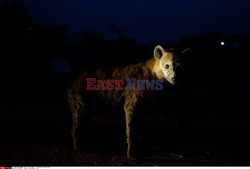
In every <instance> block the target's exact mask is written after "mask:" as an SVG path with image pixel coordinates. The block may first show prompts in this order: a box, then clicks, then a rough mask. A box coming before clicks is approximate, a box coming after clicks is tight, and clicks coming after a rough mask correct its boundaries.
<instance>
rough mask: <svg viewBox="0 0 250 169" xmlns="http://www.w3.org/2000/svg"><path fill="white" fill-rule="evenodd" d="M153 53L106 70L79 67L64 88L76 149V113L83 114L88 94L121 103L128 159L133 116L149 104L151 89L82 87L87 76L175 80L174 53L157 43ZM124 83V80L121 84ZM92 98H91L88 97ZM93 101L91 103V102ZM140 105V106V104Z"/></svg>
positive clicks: (77, 119) (104, 78) (91, 96)
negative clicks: (91, 88) (70, 81)
mask: <svg viewBox="0 0 250 169" xmlns="http://www.w3.org/2000/svg"><path fill="white" fill-rule="evenodd" d="M153 54H154V57H152V58H151V59H149V60H147V61H145V62H143V63H139V64H135V65H128V66H124V67H115V68H113V69H112V70H111V71H109V72H107V71H106V70H104V69H99V70H94V71H86V70H83V71H82V72H81V73H80V75H79V76H77V78H76V80H75V81H74V82H73V84H72V85H71V87H70V88H69V89H68V101H69V105H70V108H71V111H72V120H73V123H72V130H71V134H72V138H73V143H74V149H75V150H78V140H77V132H78V129H79V128H78V127H79V123H80V122H81V121H80V120H79V119H80V116H82V115H83V114H85V113H86V112H87V111H86V109H87V108H88V104H87V103H88V100H91V98H93V97H94V98H102V99H103V101H104V102H105V103H110V104H113V105H118V104H122V105H123V107H124V111H125V120H126V137H127V157H128V158H129V159H131V158H132V157H133V155H134V151H133V150H134V142H135V140H134V135H133V131H134V125H135V121H136V120H135V119H137V118H138V116H140V115H139V113H140V111H141V110H142V109H143V108H144V109H145V106H146V105H149V104H148V103H149V102H150V99H152V98H153V96H154V95H155V92H156V91H154V90H138V89H137V88H134V89H132V90H128V89H126V88H124V89H123V90H92V91H89V90H86V88H87V86H86V83H87V80H86V78H88V77H92V78H93V77H94V78H96V79H102V80H108V79H120V80H124V82H125V83H126V80H125V79H126V78H136V79H141V80H163V81H166V82H168V83H170V84H175V77H176V74H175V67H176V65H175V62H174V53H173V52H172V51H169V50H164V49H163V48H162V47H161V46H160V45H158V46H156V47H155V49H154V52H153ZM124 85H125V86H126V84H124ZM92 102H95V100H94V99H92ZM92 104H93V103H92ZM139 107H140V108H141V109H140V108H139Z"/></svg>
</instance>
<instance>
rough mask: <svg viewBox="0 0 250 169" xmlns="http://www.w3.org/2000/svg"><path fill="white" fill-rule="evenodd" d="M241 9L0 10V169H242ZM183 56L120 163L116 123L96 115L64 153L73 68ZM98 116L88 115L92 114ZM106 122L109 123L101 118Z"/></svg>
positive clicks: (200, 5) (67, 6)
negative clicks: (134, 152) (221, 168)
mask: <svg viewBox="0 0 250 169" xmlns="http://www.w3.org/2000/svg"><path fill="white" fill-rule="evenodd" d="M249 5H250V4H249V1H244V0H240V1H225V0H221V1H219V2H212V1H195V0H191V1H181V0H179V1H174V2H173V1H159V0H158V1H139V0H136V1H132V0H131V1H126V2H119V1H111V0H110V1H97V0H96V1H73V2H72V1H66V0H62V1H59V0H55V1H48V0H47V1H42V0H37V1H28V0H26V1H25V0H19V1H17V0H16V1H6V0H5V1H3V0H2V1H0V23H1V26H0V74H1V76H0V77H1V81H0V82H1V85H0V86H1V88H0V92H1V98H2V99H1V104H0V120H1V123H0V138H1V145H0V164H1V165H9V166H12V165H49V166H50V165H175V166H176V165H178V166H179V165H212V166H215V165H216V166H217V165H249V159H250V158H249V157H250V152H249V148H250V147H249V144H248V143H249V138H248V133H249V129H250V126H249V122H250V116H249V113H250V112H249V107H248V105H249V90H250V89H249V85H250V84H249V80H250V79H249V74H248V72H249V66H250V64H249V47H250V23H249V20H250V10H249ZM157 44H161V45H163V46H164V47H165V48H170V47H175V48H176V49H178V50H181V49H185V48H186V47H189V48H191V52H189V54H188V56H186V57H185V58H183V62H182V67H181V69H180V70H178V71H179V72H180V76H179V84H178V86H174V87H173V86H167V87H166V88H165V90H164V91H163V92H162V93H161V94H160V96H159V97H158V99H157V100H156V102H155V104H154V106H153V107H152V109H150V111H149V113H147V114H145V116H144V117H142V118H143V119H145V124H144V126H143V127H144V128H145V130H144V132H143V133H141V136H140V137H141V138H142V139H141V144H140V147H139V148H140V153H141V157H142V158H141V159H140V160H139V161H137V162H129V161H127V160H126V157H125V154H126V142H125V140H126V139H125V124H124V117H123V112H122V111H121V112H119V111H116V109H111V110H110V109H109V110H102V109H100V110H101V111H102V112H103V113H98V114H97V115H95V117H94V119H93V121H91V123H90V125H89V127H88V129H87V131H85V133H84V132H83V136H84V139H85V140H86V144H87V148H86V150H85V151H84V152H82V153H74V152H73V151H72V147H71V146H72V143H71V137H70V127H71V114H70V111H69V108H68V106H67V101H66V88H67V86H68V84H69V83H70V81H71V79H72V76H73V74H74V73H76V72H78V71H79V70H80V69H82V68H84V67H92V68H95V67H106V66H107V67H108V66H110V65H126V64H132V63H138V62H140V61H145V60H147V59H148V58H150V57H152V54H153V52H152V51H153V49H154V46H155V45H157ZM97 107H98V105H97ZM112 110H113V111H112Z"/></svg>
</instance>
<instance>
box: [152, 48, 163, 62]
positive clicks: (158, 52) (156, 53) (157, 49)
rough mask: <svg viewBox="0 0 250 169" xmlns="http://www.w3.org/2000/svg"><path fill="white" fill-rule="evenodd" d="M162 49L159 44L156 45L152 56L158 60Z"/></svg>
mask: <svg viewBox="0 0 250 169" xmlns="http://www.w3.org/2000/svg"><path fill="white" fill-rule="evenodd" d="M164 52H165V51H164V49H163V48H162V47H161V45H157V46H156V47H155V49H154V58H155V59H157V60H160V59H161V57H162V55H163V54H164Z"/></svg>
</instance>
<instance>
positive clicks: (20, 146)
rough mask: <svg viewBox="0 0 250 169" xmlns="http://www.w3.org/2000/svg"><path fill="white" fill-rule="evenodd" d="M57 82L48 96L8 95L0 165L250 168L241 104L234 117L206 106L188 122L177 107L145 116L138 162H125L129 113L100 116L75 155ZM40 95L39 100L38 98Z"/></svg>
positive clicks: (0, 114) (2, 110)
mask: <svg viewBox="0 0 250 169" xmlns="http://www.w3.org/2000/svg"><path fill="white" fill-rule="evenodd" d="M50 82H51V81H50ZM58 83H60V82H58ZM52 84H54V85H55V86H54V87H53V86H52V87H51V90H49V91H48V90H47V89H48V88H47V87H46V86H50V84H49V83H48V84H41V86H42V88H46V91H47V92H41V93H37V92H31V93H28V94H27V93H26V95H25V92H20V93H15V97H12V95H8V93H7V94H6V93H5V96H8V97H5V100H4V101H2V102H1V107H0V119H1V123H0V129H1V132H0V138H1V143H0V164H1V165H6V166H13V165H21V166H27V165H29V166H37V165H39V166H55V165H56V166H62V165H67V166H76V165H80V166H130V165H133V166H137V165H139V166H141V165H143V166H231V165H237V166H242V165H250V162H249V159H250V158H249V157H250V146H249V141H250V139H249V138H248V133H249V119H248V118H241V116H240V113H241V112H244V109H241V108H240V107H239V106H235V109H231V111H232V112H231V113H230V116H229V114H227V113H228V112H229V109H227V111H226V112H223V110H222V109H217V110H215V109H211V108H207V109H205V107H204V106H203V107H202V106H201V107H202V108H201V109H202V110H203V111H200V109H199V111H198V114H197V115H196V116H195V119H193V120H190V119H188V118H186V117H189V114H190V112H185V113H188V114H187V116H183V117H185V118H184V119H183V118H180V117H181V115H180V114H178V113H177V112H175V108H174V109H172V110H169V111H167V110H165V109H158V110H155V111H163V113H158V114H155V115H152V114H151V115H150V114H146V115H145V121H146V125H145V130H144V133H143V135H142V139H141V144H140V147H139V149H140V154H141V156H140V158H138V160H137V161H128V160H127V158H126V142H125V140H126V139H125V123H124V115H123V114H120V116H119V115H117V112H111V113H104V114H99V115H96V116H95V117H94V119H93V121H92V122H91V123H90V125H89V128H88V132H87V133H84V134H83V135H84V136H85V140H86V143H85V145H86V147H85V149H84V150H83V151H82V152H80V153H75V152H73V150H72V140H71V136H70V127H71V114H70V112H69V109H68V107H67V102H66V97H65V98H64V93H63V92H62V91H60V90H59V91H58V92H57V93H56V92H55V90H54V89H56V86H57V85H56V83H52ZM24 91H25V90H24ZM38 94H39V96H40V97H34V96H37V95H38ZM24 96H25V97H24ZM58 98H61V100H60V99H58ZM185 109H186V108H185ZM208 111H209V113H204V112H208ZM213 111H215V112H213ZM233 111H235V112H233ZM219 113H220V114H219ZM153 114H154V112H153ZM176 114H177V115H176ZM234 114H236V115H235V116H233V115H234ZM245 117H248V116H245ZM184 121H186V122H185V123H184V124H183V122H184ZM189 124H190V125H189ZM191 124H192V125H191Z"/></svg>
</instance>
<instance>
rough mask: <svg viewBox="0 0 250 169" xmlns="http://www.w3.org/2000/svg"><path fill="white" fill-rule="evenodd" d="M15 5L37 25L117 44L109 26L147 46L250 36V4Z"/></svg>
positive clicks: (71, 1) (98, 0)
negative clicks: (215, 35)
mask: <svg viewBox="0 0 250 169" xmlns="http://www.w3.org/2000/svg"><path fill="white" fill-rule="evenodd" d="M2 1H4V0H2ZM10 1H14V2H15V1H18V2H23V3H25V4H27V6H28V8H29V10H30V14H31V16H32V18H33V20H34V22H35V23H38V24H50V25H51V24H58V25H61V24H66V25H67V26H68V28H69V36H70V37H72V35H73V32H77V31H83V32H84V31H89V30H92V31H94V32H104V33H105V35H106V36H107V37H109V38H112V37H113V36H114V35H112V33H111V29H110V27H109V26H108V23H113V24H115V25H117V26H119V27H122V28H124V35H127V36H129V37H132V38H135V39H136V40H137V41H139V42H143V43H154V42H159V41H160V42H166V43H176V42H178V41H179V38H180V36H181V35H183V34H185V35H186V34H195V35H196V34H198V35H199V34H204V33H209V32H220V33H222V34H225V35H228V34H250V1H249V0H218V1H213V0H172V1H168V0H151V1H149V0H120V1H118V0H10ZM8 2H9V1H8Z"/></svg>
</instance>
